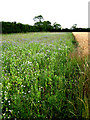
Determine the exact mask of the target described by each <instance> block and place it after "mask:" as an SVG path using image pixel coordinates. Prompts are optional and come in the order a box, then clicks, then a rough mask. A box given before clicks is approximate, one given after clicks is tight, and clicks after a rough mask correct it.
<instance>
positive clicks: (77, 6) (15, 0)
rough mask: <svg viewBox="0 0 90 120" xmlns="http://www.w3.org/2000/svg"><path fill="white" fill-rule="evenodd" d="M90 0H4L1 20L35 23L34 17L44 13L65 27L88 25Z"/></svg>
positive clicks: (46, 17) (47, 18)
mask: <svg viewBox="0 0 90 120" xmlns="http://www.w3.org/2000/svg"><path fill="white" fill-rule="evenodd" d="M89 1H90V0H2V1H0V12H1V13H0V21H10V22H14V21H16V22H20V23H23V24H30V25H33V24H34V21H33V18H34V17H35V16H37V15H42V16H43V17H44V20H49V21H50V22H51V23H52V24H53V23H54V22H57V23H59V24H61V26H62V27H63V28H70V27H71V26H72V25H73V24H77V26H78V27H82V28H83V27H86V28H87V27H88V2H89Z"/></svg>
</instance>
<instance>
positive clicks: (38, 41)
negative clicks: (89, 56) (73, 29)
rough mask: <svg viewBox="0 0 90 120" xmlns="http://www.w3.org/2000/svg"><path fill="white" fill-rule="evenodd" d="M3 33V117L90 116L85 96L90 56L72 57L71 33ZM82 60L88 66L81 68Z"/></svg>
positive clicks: (40, 118) (53, 117)
mask: <svg viewBox="0 0 90 120" xmlns="http://www.w3.org/2000/svg"><path fill="white" fill-rule="evenodd" d="M2 37H3V40H2V78H3V79H2V91H1V94H2V113H3V114H2V119H14V118H17V119H25V120H26V119H27V120H28V119H30V120H34V119H35V120H46V119H48V120H52V119H55V120H56V119H60V120H68V119H73V118H75V119H79V118H82V117H85V118H87V117H88V104H87V103H86V101H85V98H84V96H83V86H84V85H83V84H84V83H85V80H86V79H87V75H86V73H85V72H86V71H85V68H86V67H87V64H85V63H86V61H87V60H86V59H85V60H83V61H82V60H81V59H80V58H79V57H78V58H75V57H73V59H71V55H70V53H72V52H73V51H74V49H75V45H74V43H75V40H74V37H73V35H72V33H65V34H56V33H53V34H52V33H27V34H9V35H8V34H7V35H3V36H2ZM83 64H85V65H86V67H83V69H81V68H82V66H83ZM82 72H83V73H85V74H82Z"/></svg>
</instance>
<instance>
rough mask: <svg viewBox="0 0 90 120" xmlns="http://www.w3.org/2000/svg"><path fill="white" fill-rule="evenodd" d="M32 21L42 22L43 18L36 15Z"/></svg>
mask: <svg viewBox="0 0 90 120" xmlns="http://www.w3.org/2000/svg"><path fill="white" fill-rule="evenodd" d="M33 20H34V21H37V22H42V21H43V20H44V18H43V16H42V15H38V16H35V17H34V18H33Z"/></svg>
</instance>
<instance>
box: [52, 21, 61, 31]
mask: <svg viewBox="0 0 90 120" xmlns="http://www.w3.org/2000/svg"><path fill="white" fill-rule="evenodd" d="M53 29H55V30H56V31H57V30H60V29H61V25H60V24H57V23H56V22H55V23H54V24H53Z"/></svg>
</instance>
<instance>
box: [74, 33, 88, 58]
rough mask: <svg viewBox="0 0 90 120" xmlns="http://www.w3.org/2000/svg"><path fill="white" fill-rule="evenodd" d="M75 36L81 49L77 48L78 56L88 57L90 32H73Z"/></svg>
mask: <svg viewBox="0 0 90 120" xmlns="http://www.w3.org/2000/svg"><path fill="white" fill-rule="evenodd" d="M73 35H74V37H75V39H76V40H77V42H78V43H79V47H78V48H77V51H78V55H80V56H81V57H82V56H87V55H88V32H73Z"/></svg>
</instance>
